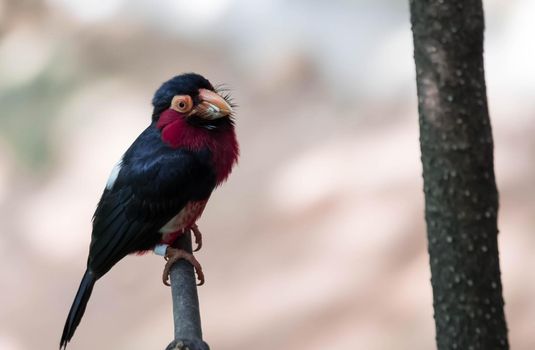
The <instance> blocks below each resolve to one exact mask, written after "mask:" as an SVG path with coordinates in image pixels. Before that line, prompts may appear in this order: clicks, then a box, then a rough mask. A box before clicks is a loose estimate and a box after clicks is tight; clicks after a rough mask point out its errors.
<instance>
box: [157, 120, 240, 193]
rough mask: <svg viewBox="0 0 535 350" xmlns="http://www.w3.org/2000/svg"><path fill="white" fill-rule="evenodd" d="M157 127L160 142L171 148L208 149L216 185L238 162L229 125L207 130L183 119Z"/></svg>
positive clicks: (233, 135)
mask: <svg viewBox="0 0 535 350" xmlns="http://www.w3.org/2000/svg"><path fill="white" fill-rule="evenodd" d="M157 127H158V128H159V129H160V130H161V137H162V141H163V142H164V143H166V144H167V145H169V146H170V147H172V148H186V149H189V150H191V151H201V150H205V149H208V150H209V151H210V153H211V154H212V161H213V164H214V168H215V172H216V181H217V185H219V184H221V183H222V182H224V181H225V180H226V179H227V177H228V176H229V175H230V172H231V170H232V167H233V166H234V164H236V162H237V160H238V155H239V146H238V141H237V139H236V133H235V132H234V126H233V125H232V124H231V123H229V124H225V125H222V126H220V127H218V128H216V129H214V130H208V129H205V128H202V127H198V126H194V125H190V124H189V123H188V122H187V121H186V120H185V119H184V118H176V119H174V120H173V121H172V122H170V123H167V124H165V125H161V124H158V125H157Z"/></svg>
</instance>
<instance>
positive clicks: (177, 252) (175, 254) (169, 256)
mask: <svg viewBox="0 0 535 350" xmlns="http://www.w3.org/2000/svg"><path fill="white" fill-rule="evenodd" d="M164 259H165V260H166V261H167V263H166V264H165V267H164V269H163V275H162V281H163V284H165V285H166V286H170V285H171V284H170V283H169V274H170V272H171V267H172V266H173V265H174V263H176V262H177V261H178V260H180V259H184V260H186V261H188V262H189V263H190V264H191V265H193V268H194V269H195V272H196V274H197V279H198V280H199V283H198V284H197V285H198V286H202V285H203V284H204V273H203V272H202V267H201V264H200V263H199V261H197V259H195V257H194V256H193V255H192V254H190V253H188V252H186V251H185V250H182V249H176V248H171V247H168V248H167V251H166V252H165V257H164Z"/></svg>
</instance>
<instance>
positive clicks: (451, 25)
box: [409, 0, 509, 350]
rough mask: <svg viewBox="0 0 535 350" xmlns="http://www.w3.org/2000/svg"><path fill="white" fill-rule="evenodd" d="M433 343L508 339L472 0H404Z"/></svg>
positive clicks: (479, 17)
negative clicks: (415, 97) (413, 72)
mask: <svg viewBox="0 0 535 350" xmlns="http://www.w3.org/2000/svg"><path fill="white" fill-rule="evenodd" d="M409 2H410V10H411V22H412V32H413V39H414V60H415V63H416V73H417V74H416V79H417V90H418V111H419V116H420V117H419V122H420V147H421V153H422V156H421V159H422V164H423V177H424V193H425V217H426V223H427V236H428V249H429V256H430V265H431V284H432V287H433V307H434V311H435V314H434V317H435V324H436V341H437V346H438V349H441V350H443V349H468V350H476V349H482V350H491V349H508V348H509V344H508V340H507V326H506V322H505V316H504V310H503V306H504V302H503V298H502V284H501V280H500V266H499V259H498V244H497V235H498V228H497V213H498V192H497V188H496V181H495V177H494V161H493V139H492V131H491V125H490V119H489V113H488V107H487V96H486V87H485V76H484V70H483V30H484V16H483V7H482V3H481V0H409Z"/></svg>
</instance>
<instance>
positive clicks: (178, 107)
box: [171, 95, 193, 113]
mask: <svg viewBox="0 0 535 350" xmlns="http://www.w3.org/2000/svg"><path fill="white" fill-rule="evenodd" d="M171 108H172V109H174V110H175V111H177V112H180V113H189V112H190V111H191V109H192V108H193V100H192V99H191V97H190V96H189V95H177V96H175V97H173V100H172V101H171Z"/></svg>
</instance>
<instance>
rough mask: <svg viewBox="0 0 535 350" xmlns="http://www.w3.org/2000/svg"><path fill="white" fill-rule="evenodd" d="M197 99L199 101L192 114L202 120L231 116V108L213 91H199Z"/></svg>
mask: <svg viewBox="0 0 535 350" xmlns="http://www.w3.org/2000/svg"><path fill="white" fill-rule="evenodd" d="M199 98H200V100H201V101H200V103H199V104H198V105H197V107H196V108H195V110H194V111H193V112H194V113H195V114H198V115H199V116H200V117H202V118H205V119H209V120H214V119H218V118H222V117H228V116H230V115H231V114H232V107H230V105H229V104H228V102H227V101H225V99H224V98H223V97H221V96H219V95H218V94H217V93H215V92H213V91H210V90H207V89H199Z"/></svg>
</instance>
